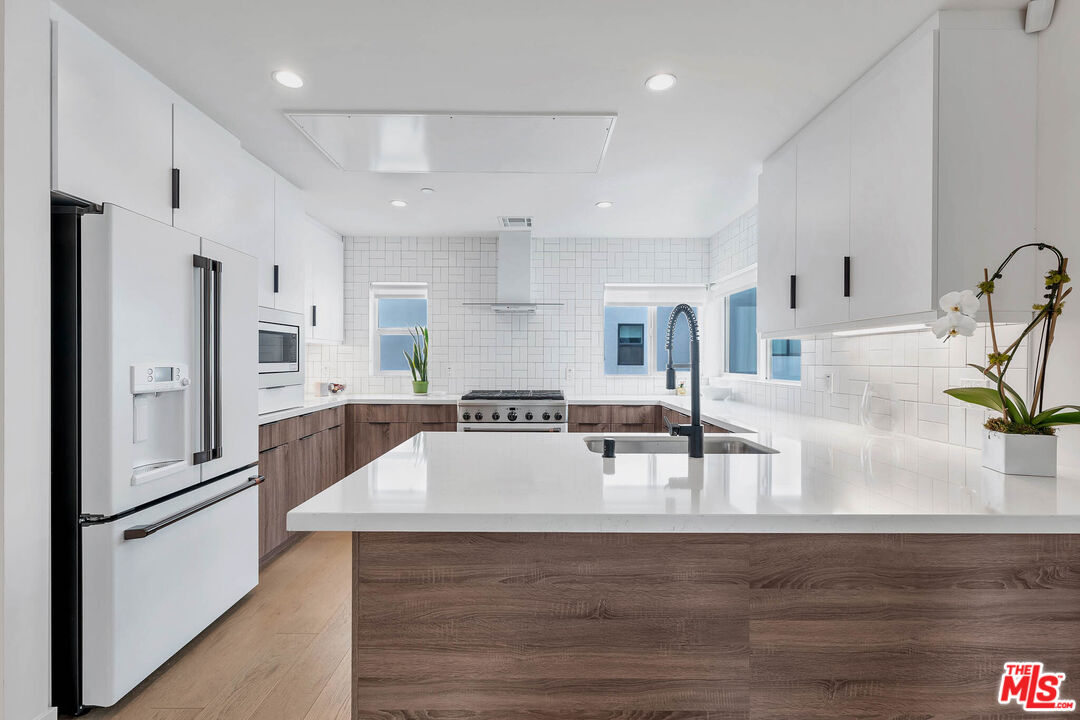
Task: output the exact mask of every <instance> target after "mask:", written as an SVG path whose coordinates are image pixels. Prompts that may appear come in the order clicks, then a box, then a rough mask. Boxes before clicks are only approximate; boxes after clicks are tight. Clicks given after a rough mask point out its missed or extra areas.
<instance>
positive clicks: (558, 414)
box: [555, 412, 562, 422]
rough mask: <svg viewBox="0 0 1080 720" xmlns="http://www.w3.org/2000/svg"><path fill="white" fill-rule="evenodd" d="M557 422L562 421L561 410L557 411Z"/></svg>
mask: <svg viewBox="0 0 1080 720" xmlns="http://www.w3.org/2000/svg"><path fill="white" fill-rule="evenodd" d="M555 422H562V413H561V412H557V413H555Z"/></svg>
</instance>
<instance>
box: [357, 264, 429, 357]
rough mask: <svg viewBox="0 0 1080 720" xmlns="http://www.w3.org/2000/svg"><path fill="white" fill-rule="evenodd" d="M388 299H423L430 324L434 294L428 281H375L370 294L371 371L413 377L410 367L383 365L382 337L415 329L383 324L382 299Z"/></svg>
mask: <svg viewBox="0 0 1080 720" xmlns="http://www.w3.org/2000/svg"><path fill="white" fill-rule="evenodd" d="M384 299H392V300H423V301H424V303H425V305H424V324H423V327H428V326H429V325H430V323H431V297H430V294H429V288H428V283H426V282H415V283H407V282H388V283H371V289H370V292H369V296H368V313H369V316H368V317H369V319H368V325H369V328H368V329H369V348H370V352H369V353H368V355H369V359H370V371H371V374H372V375H379V376H383V377H412V372H411V371H410V370H409V369H408V368H406V369H404V370H383V369H382V338H383V337H384V336H388V335H389V336H395V337H400V336H402V335H405V336H408V335H409V331H410V330H412V329H413V328H412V327H407V328H406V327H393V328H381V327H379V301H380V300H384Z"/></svg>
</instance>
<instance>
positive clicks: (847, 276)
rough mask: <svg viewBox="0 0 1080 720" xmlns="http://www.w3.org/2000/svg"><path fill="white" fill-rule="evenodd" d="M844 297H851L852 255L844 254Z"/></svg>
mask: <svg viewBox="0 0 1080 720" xmlns="http://www.w3.org/2000/svg"><path fill="white" fill-rule="evenodd" d="M844 297H851V256H850V255H845V256H844Z"/></svg>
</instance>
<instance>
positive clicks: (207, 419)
mask: <svg viewBox="0 0 1080 720" xmlns="http://www.w3.org/2000/svg"><path fill="white" fill-rule="evenodd" d="M211 262H212V261H211V260H210V258H205V257H203V256H202V255H194V256H192V264H193V265H194V267H195V268H196V269H197V270H199V272H200V273H201V277H202V282H201V287H202V297H201V302H200V303H199V305H200V307H199V308H198V310H197V311H196V314H197V315H198V316H199V317H200V330H201V331H202V332H201V333H200V338H199V345H200V347H199V382H200V388H201V390H202V398H201V403H200V406H201V410H202V413H201V417H200V419H199V449H198V450H196V451H195V453H194V454H193V455H192V460H191V461H192V463H193V464H195V465H201V464H202V463H204V462H208V461H209V460H210V459H211V455H212V451H213V445H214V436H213V427H212V423H213V417H212V407H213V402H214V398H213V394H214V389H213V385H212V377H211V373H212V368H211V362H212V351H213V348H212V347H211V339H212V336H211V332H212V328H211V325H212V323H213V315H212V313H213V307H212V305H213V297H212V296H211V293H212V288H211Z"/></svg>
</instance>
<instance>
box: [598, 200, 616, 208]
mask: <svg viewBox="0 0 1080 720" xmlns="http://www.w3.org/2000/svg"><path fill="white" fill-rule="evenodd" d="M614 204H615V203H613V202H611V201H610V200H601V201H600V202H598V203H596V207H598V208H604V209H605V210H606V209H607V208H609V207H611V206H612V205H614Z"/></svg>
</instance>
